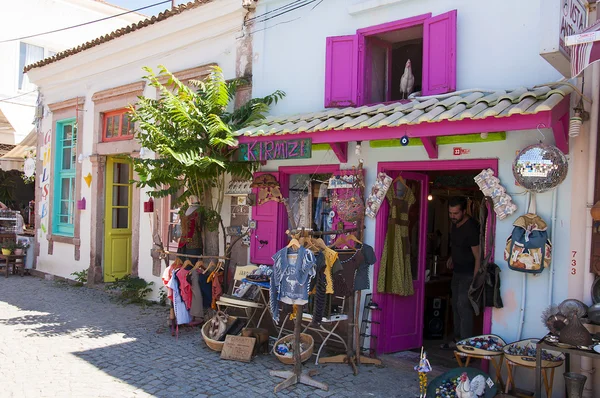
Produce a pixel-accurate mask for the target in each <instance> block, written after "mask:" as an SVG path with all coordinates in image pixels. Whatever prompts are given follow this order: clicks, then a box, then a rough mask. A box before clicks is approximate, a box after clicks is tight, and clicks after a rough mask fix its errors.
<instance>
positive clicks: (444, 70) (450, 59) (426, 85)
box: [423, 10, 456, 95]
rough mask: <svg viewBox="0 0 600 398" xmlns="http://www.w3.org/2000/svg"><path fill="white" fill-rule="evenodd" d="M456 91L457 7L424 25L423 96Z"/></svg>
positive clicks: (427, 21) (430, 19)
mask: <svg viewBox="0 0 600 398" xmlns="http://www.w3.org/2000/svg"><path fill="white" fill-rule="evenodd" d="M452 91H456V10H453V11H450V12H447V13H445V14H441V15H438V16H436V17H433V18H429V19H428V20H426V21H425V23H424V25H423V95H434V94H444V93H449V92H452Z"/></svg>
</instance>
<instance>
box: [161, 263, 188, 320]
mask: <svg viewBox="0 0 600 398" xmlns="http://www.w3.org/2000/svg"><path fill="white" fill-rule="evenodd" d="M177 272H179V271H176V272H174V273H173V276H172V277H171V279H170V280H169V283H168V284H167V286H168V287H169V288H170V289H171V290H172V291H173V309H174V311H175V318H176V320H177V324H178V325H184V324H186V323H190V322H191V321H192V317H191V316H190V313H189V311H188V310H187V308H185V303H184V302H183V299H182V298H181V294H180V293H179V281H178V279H177Z"/></svg>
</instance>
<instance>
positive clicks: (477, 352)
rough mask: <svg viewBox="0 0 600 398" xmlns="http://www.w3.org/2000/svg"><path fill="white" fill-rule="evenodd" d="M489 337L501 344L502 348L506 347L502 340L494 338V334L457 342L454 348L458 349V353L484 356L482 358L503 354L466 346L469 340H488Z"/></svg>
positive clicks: (497, 337)
mask: <svg viewBox="0 0 600 398" xmlns="http://www.w3.org/2000/svg"><path fill="white" fill-rule="evenodd" d="M490 337H493V338H494V339H496V340H497V341H498V342H499V343H501V344H502V346H506V341H504V340H502V338H501V337H499V336H496V335H495V334H482V335H480V336H475V337H470V338H468V339H464V340H461V341H459V342H458V343H456V348H458V350H459V351H461V352H464V353H466V354H475V355H484V356H495V355H502V354H503V353H504V352H502V351H491V350H484V349H481V348H476V347H472V346H470V345H467V342H468V341H469V340H472V339H478V338H482V339H488V338H490Z"/></svg>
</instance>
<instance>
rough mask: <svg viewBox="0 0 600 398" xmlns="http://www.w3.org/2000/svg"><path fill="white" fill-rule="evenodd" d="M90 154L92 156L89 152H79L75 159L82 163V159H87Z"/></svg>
mask: <svg viewBox="0 0 600 398" xmlns="http://www.w3.org/2000/svg"><path fill="white" fill-rule="evenodd" d="M90 156H92V154H91V153H86V154H83V153H80V154H79V156H78V157H77V161H78V162H79V163H83V161H84V160H85V159H89V157H90Z"/></svg>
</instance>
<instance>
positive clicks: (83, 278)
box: [71, 269, 88, 286]
mask: <svg viewBox="0 0 600 398" xmlns="http://www.w3.org/2000/svg"><path fill="white" fill-rule="evenodd" d="M71 275H73V276H74V277H75V281H76V282H77V283H76V284H75V286H83V285H85V284H86V283H87V280H88V270H87V269H84V270H81V271H76V272H72V273H71Z"/></svg>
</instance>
